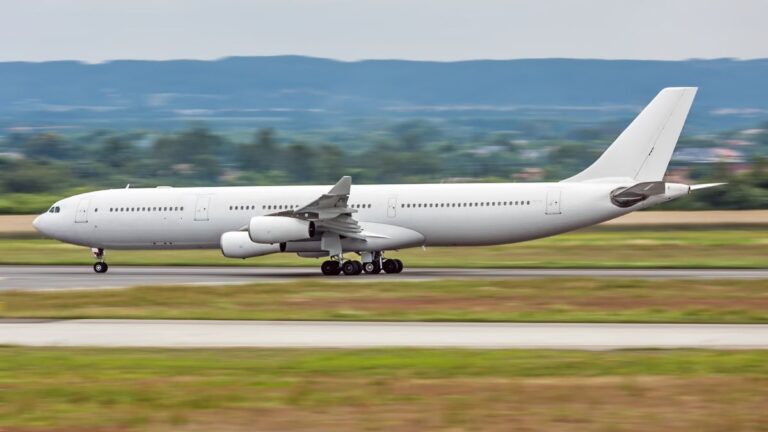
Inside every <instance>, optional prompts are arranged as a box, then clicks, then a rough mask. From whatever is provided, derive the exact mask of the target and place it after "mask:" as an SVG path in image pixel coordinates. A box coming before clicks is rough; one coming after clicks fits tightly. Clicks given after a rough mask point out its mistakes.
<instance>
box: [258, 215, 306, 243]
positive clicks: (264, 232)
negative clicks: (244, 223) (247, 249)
mask: <svg viewBox="0 0 768 432" xmlns="http://www.w3.org/2000/svg"><path fill="white" fill-rule="evenodd" d="M248 234H249V235H250V238H251V240H252V241H253V242H255V243H269V244H272V243H283V242H289V241H294V240H304V239H308V238H311V237H314V235H315V223H314V222H310V221H305V220H301V219H296V218H292V217H285V216H255V217H252V218H251V222H250V223H249V224H248Z"/></svg>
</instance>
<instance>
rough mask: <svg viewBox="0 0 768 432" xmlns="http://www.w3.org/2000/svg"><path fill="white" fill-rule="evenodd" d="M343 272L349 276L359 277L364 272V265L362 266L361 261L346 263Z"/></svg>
mask: <svg viewBox="0 0 768 432" xmlns="http://www.w3.org/2000/svg"><path fill="white" fill-rule="evenodd" d="M341 270H342V271H343V272H344V274H345V275H348V276H354V275H359V274H360V273H362V272H363V265H362V264H360V261H345V262H344V264H342V266H341Z"/></svg>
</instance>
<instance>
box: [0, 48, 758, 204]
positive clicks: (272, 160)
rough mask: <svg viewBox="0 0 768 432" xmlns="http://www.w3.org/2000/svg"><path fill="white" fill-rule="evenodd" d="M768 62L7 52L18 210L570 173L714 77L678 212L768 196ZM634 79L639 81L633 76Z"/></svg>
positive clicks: (0, 121)
mask: <svg viewBox="0 0 768 432" xmlns="http://www.w3.org/2000/svg"><path fill="white" fill-rule="evenodd" d="M765 67H768V60H752V61H736V60H729V59H716V60H686V61H640V60H636V61H619V60H610V61H608V60H568V59H537V60H508V61H466V62H420V61H386V60H371V61H361V62H339V61H334V60H328V59H317V58H309V57H298V56H282V57H281V56H278V57H233V58H225V59H221V60H215V61H181V60H179V61H113V62H105V63H100V64H86V63H79V62H72V61H70V62H40V63H25V62H0V76H3V81H2V83H0V213H17V214H19V213H36V212H40V211H42V210H44V209H45V208H47V207H48V206H49V205H50V204H51V202H53V201H55V200H56V199H58V198H61V197H64V196H67V195H71V194H74V193H77V192H84V191H87V190H95V189H103V188H121V187H125V185H126V184H129V183H130V184H131V185H133V186H136V187H143V186H145V187H152V186H156V185H171V186H203V185H205V186H220V185H272V184H318V183H320V184H330V183H333V182H335V181H336V180H337V179H338V178H339V177H341V176H342V175H352V176H353V178H354V182H355V183H356V184H365V183H410V182H413V183H417V182H480V181H489V182H528V181H550V180H551V181H557V180H561V179H563V178H566V177H568V176H570V175H572V174H575V173H577V172H578V171H580V170H582V169H584V168H585V167H587V166H588V165H589V164H590V163H592V162H593V161H594V160H595V159H596V158H597V157H598V156H599V154H600V153H601V152H602V151H603V150H604V149H605V148H606V147H607V146H608V145H609V144H610V143H611V142H612V141H613V139H615V137H616V136H617V135H618V134H619V133H620V132H621V131H622V130H623V129H624V127H626V125H627V124H628V123H629V122H630V121H631V119H632V118H634V117H635V116H636V115H637V113H638V112H639V110H640V109H641V108H642V107H643V106H644V105H645V104H647V103H648V101H649V100H650V99H651V98H652V97H653V95H654V94H656V92H658V91H659V90H660V89H661V88H663V87H666V86H670V85H696V86H700V91H699V94H698V96H697V99H696V102H695V103H694V106H693V108H692V110H691V113H690V116H689V119H688V122H687V123H686V128H685V130H684V131H683V137H682V139H681V140H680V143H679V144H678V147H677V151H676V153H675V155H674V157H673V159H672V163H671V165H670V169H669V171H668V176H669V180H670V181H676V182H685V183H704V182H728V186H727V187H726V188H716V189H711V190H705V191H702V192H700V193H697V194H695V195H691V196H690V197H688V198H686V199H683V200H678V201H675V202H674V203H672V205H666V206H661V207H659V208H660V209H672V208H677V209H754V208H768V164H767V163H766V155H768V102H766V101H768V93H767V92H768V87H766V86H764V85H763V82H764V71H765ZM617 77H621V79H617Z"/></svg>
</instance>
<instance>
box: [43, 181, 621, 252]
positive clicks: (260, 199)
mask: <svg viewBox="0 0 768 432" xmlns="http://www.w3.org/2000/svg"><path fill="white" fill-rule="evenodd" d="M622 186H626V184H583V183H580V184H577V183H527V184H526V183H522V184H521V183H498V184H496V183H490V184H488V183H470V184H410V185H356V186H354V187H353V188H352V192H351V193H350V198H349V207H351V208H352V209H354V210H355V211H356V213H354V214H353V216H354V217H355V219H357V220H360V221H364V222H367V223H377V224H386V225H394V226H398V227H403V228H408V229H410V230H413V231H416V232H418V233H420V234H422V235H423V236H424V241H423V245H425V246H471V245H492V244H503V243H513V242H520V241H525V240H531V239H535V238H540V237H546V236H550V235H553V234H557V233H562V232H566V231H570V230H573V229H576V228H580V227H584V226H589V225H593V224H596V223H599V222H602V221H605V220H608V219H612V218H615V217H618V216H621V215H623V214H626V213H628V212H629V211H632V210H636V208H632V209H631V210H630V209H622V208H618V207H616V206H614V205H613V204H611V202H610V199H609V194H610V192H611V191H612V190H614V189H616V188H617V187H622ZM329 187H330V186H267V187H211V188H172V187H158V188H151V189H145V188H136V189H112V190H103V191H97V192H90V193H86V194H81V195H76V196H73V197H70V198H67V199H65V200H62V201H61V202H59V203H57V204H56V205H55V206H57V207H59V208H60V212H59V213H44V214H43V215H41V219H45V220H39V221H37V223H36V226H37V227H38V229H41V231H42V232H43V233H44V234H46V235H48V236H50V237H54V238H56V239H59V240H62V241H65V242H69V243H74V244H79V245H83V246H89V247H94V248H104V249H204V248H212V249H213V248H219V247H220V238H221V236H222V234H224V233H225V232H230V231H237V230H242V229H243V228H244V227H247V225H248V223H249V221H250V219H251V218H252V217H254V216H260V215H268V214H274V213H276V212H280V211H284V210H292V209H297V208H300V207H301V206H303V205H305V204H307V203H308V202H310V201H312V200H313V199H315V198H316V197H317V196H319V195H321V194H323V193H324V192H326V191H327V190H328V188H329Z"/></svg>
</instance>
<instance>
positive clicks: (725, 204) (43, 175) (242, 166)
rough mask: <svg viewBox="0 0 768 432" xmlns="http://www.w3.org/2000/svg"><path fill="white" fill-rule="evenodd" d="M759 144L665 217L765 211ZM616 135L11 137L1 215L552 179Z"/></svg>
mask: <svg viewBox="0 0 768 432" xmlns="http://www.w3.org/2000/svg"><path fill="white" fill-rule="evenodd" d="M763 135H764V136H758V137H757V138H756V139H755V140H756V143H757V144H756V146H755V147H754V148H753V150H752V151H751V153H749V154H747V155H746V156H745V157H746V159H747V160H746V161H745V162H744V163H741V164H739V165H738V166H739V169H734V167H735V166H736V165H734V164H725V163H700V164H695V165H694V166H693V168H690V169H688V168H686V175H687V176H688V178H689V179H690V180H691V181H693V182H696V183H705V182H728V183H729V185H728V186H727V187H725V188H720V189H715V190H711V191H706V192H701V193H697V194H695V195H692V196H691V197H688V198H687V199H685V200H679V201H677V202H676V203H675V204H674V207H669V206H668V207H667V208H678V209H680V208H696V209H709V208H713V209H742V208H768V163H766V160H765V159H764V158H763V157H762V156H761V155H762V154H765V153H763V150H762V149H765V148H768V133H764V134H763ZM613 137H615V131H614V130H610V129H608V130H606V129H601V128H595V129H589V130H581V131H578V132H575V133H570V134H569V135H567V136H562V137H554V138H539V139H536V140H526V139H521V138H520V137H519V136H518V135H516V134H515V133H514V132H495V133H478V134H476V135H473V136H469V137H467V136H453V135H451V134H449V133H446V132H445V131H444V130H442V129H441V128H439V127H438V126H436V125H435V124H432V123H430V122H428V121H407V122H402V123H396V124H393V125H391V126H390V127H387V128H386V129H384V130H378V131H374V132H368V133H326V134H302V133H297V132H281V131H276V130H274V129H259V130H256V131H253V132H248V133H244V132H231V131H230V132H214V131H211V130H209V129H208V128H206V127H205V126H203V125H194V126H191V127H189V128H188V129H185V130H181V131H178V132H172V133H168V132H165V133H158V132H147V131H112V130H95V131H90V132H85V133H56V132H50V131H45V132H34V131H32V132H13V133H10V134H8V135H6V136H4V137H2V138H0V192H1V193H2V197H0V213H29V212H39V211H42V210H44V209H45V208H46V207H47V206H48V205H50V203H51V202H52V201H53V200H55V199H56V198H58V197H62V196H65V195H69V194H72V193H76V192H81V191H87V190H95V189H102V188H119V187H124V186H125V185H126V184H128V183H130V184H132V185H133V186H135V187H152V186H156V185H173V186H202V185H205V186H211V185H271V184H318V183H319V184H331V183H333V182H335V181H336V180H338V178H339V177H341V176H342V175H352V176H353V179H354V182H355V183H358V184H363V183H411V182H412V183H419V182H446V181H450V182H458V181H463V182H467V181H490V182H513V181H547V180H552V181H557V180H561V179H563V178H566V177H568V176H569V175H572V174H575V173H576V172H578V171H580V170H581V169H583V168H585V167H587V166H588V165H589V164H590V163H592V162H593V161H594V160H595V159H596V158H597V157H598V156H599V154H600V153H601V152H602V151H603V150H604V149H605V147H606V146H607V145H608V144H609V143H610V142H611V140H612V139H613ZM718 139H720V138H718ZM686 145H696V146H698V147H702V146H704V147H706V146H715V145H718V144H717V140H716V139H714V138H712V142H707V140H706V139H703V138H697V139H695V140H687V141H686V140H681V143H680V147H683V148H684V147H686ZM675 165H676V163H675V162H674V161H673V164H672V166H671V168H674V167H675ZM679 165H680V166H685V167H689V166H690V165H691V164H679ZM662 207H663V206H662Z"/></svg>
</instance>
